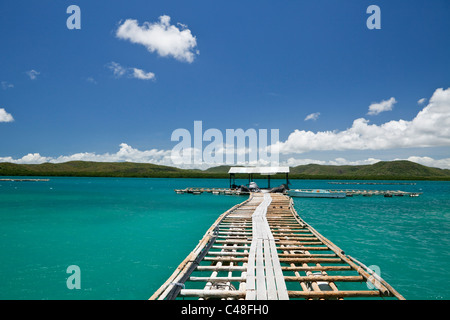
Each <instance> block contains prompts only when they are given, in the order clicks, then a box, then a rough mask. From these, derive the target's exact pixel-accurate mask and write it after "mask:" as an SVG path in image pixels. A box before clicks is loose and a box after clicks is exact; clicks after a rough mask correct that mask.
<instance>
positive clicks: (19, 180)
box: [0, 179, 50, 182]
mask: <svg viewBox="0 0 450 320" xmlns="http://www.w3.org/2000/svg"><path fill="white" fill-rule="evenodd" d="M2 181H5V182H6V181H7V182H47V181H50V179H0V182H2Z"/></svg>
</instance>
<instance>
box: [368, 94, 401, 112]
mask: <svg viewBox="0 0 450 320" xmlns="http://www.w3.org/2000/svg"><path fill="white" fill-rule="evenodd" d="M396 103H397V101H396V100H395V98H394V97H392V98H390V99H389V100H383V101H381V102H377V103H372V104H371V105H370V106H369V112H368V113H367V114H368V115H377V114H379V113H381V112H385V111H391V110H392V108H393V107H394V104H396Z"/></svg>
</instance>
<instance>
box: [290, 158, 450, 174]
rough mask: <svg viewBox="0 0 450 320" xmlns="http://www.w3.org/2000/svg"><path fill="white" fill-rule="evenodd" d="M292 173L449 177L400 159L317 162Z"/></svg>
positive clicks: (442, 170)
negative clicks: (343, 163) (356, 163)
mask: <svg viewBox="0 0 450 320" xmlns="http://www.w3.org/2000/svg"><path fill="white" fill-rule="evenodd" d="M291 174H292V175H308V176H336V177H339V176H354V177H358V178H367V177H370V178H377V177H393V178H408V177H417V178H435V177H442V178H444V177H448V178H450V170H448V169H439V168H431V167H427V166H424V165H421V164H418V163H415V162H411V161H406V160H400V161H380V162H377V163H375V164H371V165H359V166H327V165H318V164H308V165H302V166H297V167H293V168H291Z"/></svg>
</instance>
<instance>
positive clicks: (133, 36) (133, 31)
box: [116, 15, 198, 63]
mask: <svg viewBox="0 0 450 320" xmlns="http://www.w3.org/2000/svg"><path fill="white" fill-rule="evenodd" d="M177 25H178V27H177V26H175V25H171V24H170V17H169V16H167V15H163V16H160V17H159V21H158V22H155V23H150V22H144V23H143V25H142V26H140V25H139V23H138V21H137V20H133V19H127V20H125V21H124V22H123V23H122V24H120V25H119V28H118V29H117V32H116V36H117V37H118V38H119V39H123V40H128V41H130V42H132V43H136V44H140V45H143V46H145V47H146V48H147V50H148V51H150V52H152V53H153V52H156V53H157V54H158V55H160V56H162V57H169V56H170V57H173V58H175V59H177V60H179V61H186V62H189V63H191V62H193V61H194V58H195V55H196V54H198V50H196V49H195V48H196V47H197V39H196V37H194V36H193V35H192V33H191V30H189V29H188V28H187V26H186V25H184V24H181V23H178V24H177Z"/></svg>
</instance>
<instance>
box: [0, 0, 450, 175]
mask: <svg viewBox="0 0 450 320" xmlns="http://www.w3.org/2000/svg"><path fill="white" fill-rule="evenodd" d="M71 4H76V5H78V6H79V7H80V9H81V29H80V30H69V29H68V28H67V26H66V20H67V18H68V17H69V16H70V14H67V13H66V9H67V7H68V6H69V5H71ZM372 4H375V5H378V6H379V7H380V9H381V29H379V30H369V29H368V28H367V26H366V20H367V19H368V17H369V16H370V14H367V13H366V9H367V7H368V6H369V5H372ZM0 16H1V19H0V28H1V30H3V32H2V33H1V34H0V43H1V50H0V81H1V84H2V85H1V87H0V136H1V137H2V139H1V141H0V160H3V161H13V162H19V163H40V162H45V161H62V159H68V160H71V159H82V160H86V159H88V160H89V159H91V158H92V159H96V160H100V161H102V160H104V161H107V160H111V159H113V160H114V159H118V160H119V161H120V160H125V161H143V162H155V163H164V164H169V165H170V163H167V162H165V160H164V159H163V158H162V157H161V154H166V153H167V151H168V150H170V149H172V148H173V146H174V142H172V141H171V140H170V138H171V134H172V132H173V131H174V130H175V129H177V128H186V129H188V130H193V123H194V121H195V120H201V121H203V126H204V128H217V129H219V130H222V131H224V132H225V130H226V129H229V128H230V129H237V128H243V129H249V128H255V129H257V130H258V129H279V132H280V142H281V144H280V145H281V150H282V157H281V158H282V160H283V161H288V162H287V163H288V164H290V165H295V164H303V163H305V162H308V161H309V162H316V163H331V164H334V163H335V164H340V163H342V164H344V163H370V162H374V161H376V160H394V159H410V160H413V161H417V162H419V163H424V164H427V165H433V166H439V167H445V168H450V154H449V150H450V148H449V146H450V134H449V133H448V127H450V125H449V124H450V101H449V98H448V97H449V96H450V91H449V90H448V88H449V87H450V76H449V75H450V62H449V57H450V41H449V39H450V19H449V17H450V2H449V1H446V0H432V1H392V0H391V1H381V0H375V1H360V0H345V1H344V0H341V1H324V0H322V1H320V0H319V1H170V2H169V1H136V0H130V1H120V2H119V1H114V2H112V1H81V0H78V1H46V0H43V1H38V2H37V1H21V2H17V1H2V2H1V3H0ZM161 16H166V17H170V21H169V22H168V24H169V25H170V26H173V27H174V28H177V29H178V30H179V32H181V31H183V30H184V31H189V34H187V35H188V36H189V35H191V37H190V38H189V37H188V38H189V39H190V40H192V39H195V45H192V43H191V47H188V48H187V49H186V48H185V49H184V51H183V50H182V53H181V56H176V54H173V52H174V51H170V50H175V49H176V48H175V49H174V48H172V47H170V48H165V49H167V50H169V53H168V54H166V55H165V56H164V53H162V52H163V51H161V50H162V49H161V47H158V45H155V46H156V48H155V50H154V51H153V52H151V50H149V49H148V46H147V47H146V46H145V45H144V44H143V43H133V42H136V41H137V40H136V39H137V38H136V37H137V35H136V34H131V33H130V32H128V33H127V35H126V37H120V36H118V30H119V28H120V27H121V26H123V25H124V23H125V22H127V21H131V20H137V22H138V23H137V26H138V27H139V28H143V24H144V23H145V22H148V23H149V24H157V23H161V21H162V20H160V17H161ZM184 35H186V33H185V34H184ZM161 36H162V37H164V36H165V35H164V34H162V35H161ZM127 37H128V38H127ZM133 37H134V38H133ZM189 39H188V40H189ZM141 40H142V39H141ZM142 41H144V42H145V41H147V40H145V39H144V40H142ZM149 41H150V40H149ZM180 41H181V42H182V40H180ZM161 43H163V42H161ZM184 44H185V43H184ZM160 49H161V50H160ZM178 49H179V48H178ZM158 50H159V51H158ZM166 53H167V52H166ZM186 53H190V56H191V61H188V60H186V58H183V57H185V56H183V54H186ZM114 65H115V66H120V68H121V69H120V70H122V74H119V73H120V72H119V73H116V74H114V68H113V66H114ZM117 70H118V69H116V71H117ZM120 70H119V71H120ZM135 70H140V72H141V73H140V74H141V76H142V75H145V76H147V79H142V77H141V78H139V77H137V76H136V72H135ZM439 89H442V90H441V91H439ZM433 97H434V98H433ZM392 98H393V100H392ZM390 99H391V100H390ZM420 99H424V100H423V101H422V103H418V101H419V100H420ZM433 101H434V102H433ZM372 104H378V105H379V108H381V109H380V110H383V111H381V112H379V113H377V114H368V112H369V106H370V105H372ZM424 108H428V109H430V110H428V111H427V112H425V113H427V114H432V115H433V116H429V117H428V118H424V117H419V119H417V121H413V120H414V119H415V118H416V117H417V116H418V114H419V112H421V111H422V110H423V109H424ZM2 109H3V111H2ZM2 112H3V116H2ZM311 114H316V116H315V117H314V116H311V117H310V118H312V119H310V120H305V118H306V117H307V116H308V115H311ZM6 115H9V118H6ZM2 117H3V121H2V120H1V119H2ZM11 118H13V120H11ZM437 118H439V119H438V120H436V119H437ZM357 119H365V120H367V122H366V123H365V125H364V124H362V126H363V127H358V128H356V127H355V123H354V121H355V120H357ZM432 119H434V120H432ZM401 121H406V122H407V123H406V125H405V124H404V123H403V122H401ZM390 122H391V125H390V126H386V125H385V124H386V123H390ZM358 123H360V122H357V124H358ZM363 123H364V122H363ZM371 126H373V127H371ZM402 126H403V127H402ZM405 126H406V127H407V128H406V129H405ZM427 126H428V127H427ZM440 126H442V127H440ZM355 128H356V129H355ZM296 130H297V131H296ZM399 130H400V131H401V132H400V131H399ZM402 130H403V131H402ZM369 131H370V132H369ZM295 132H297V133H295ZM327 132H328V134H326V133H327ZM330 132H331V133H330ZM366 133H367V134H366ZM323 135H325V136H326V137H325V138H323ZM354 135H356V138H355V139H356V140H358V141H359V140H361V141H359V143H357V142H355V144H354V146H353V143H352V142H349V143H347V144H346V145H344V146H340V142H339V141H342V139H344V140H345V139H350V138H351V137H353V136H354ZM407 135H411V140H414V141H418V143H417V144H414V143H412V142H411V141H407V139H405V136H407ZM370 137H372V138H370ZM305 138H308V139H309V138H311V140H308V141H313V142H311V143H308V147H306V146H305V143H304V142H302V141H303V140H304V139H305ZM369 138H370V139H371V140H378V138H379V140H380V142H379V144H377V145H372V144H371V142H368V139H369ZM323 139H325V140H323ZM334 139H337V140H339V139H340V140H339V141H337V140H336V141H337V142H335V140H334ZM392 140H396V141H398V143H388V142H389V141H391V142H392ZM352 141H353V140H352ZM119 150H120V151H119ZM150 151H152V152H150ZM118 152H122V155H121V156H117V153H118ZM158 152H159V153H158ZM164 152H166V153H164ZM124 153H125V154H128V156H129V157H128V158H127V156H123V154H124ZM82 154H84V158H83V156H82ZM27 155H28V157H26V156H27ZM74 155H76V156H74ZM102 155H107V156H102ZM114 155H116V157H114ZM109 156H111V157H109ZM59 157H64V158H59ZM58 158H59V160H55V159H58Z"/></svg>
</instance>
